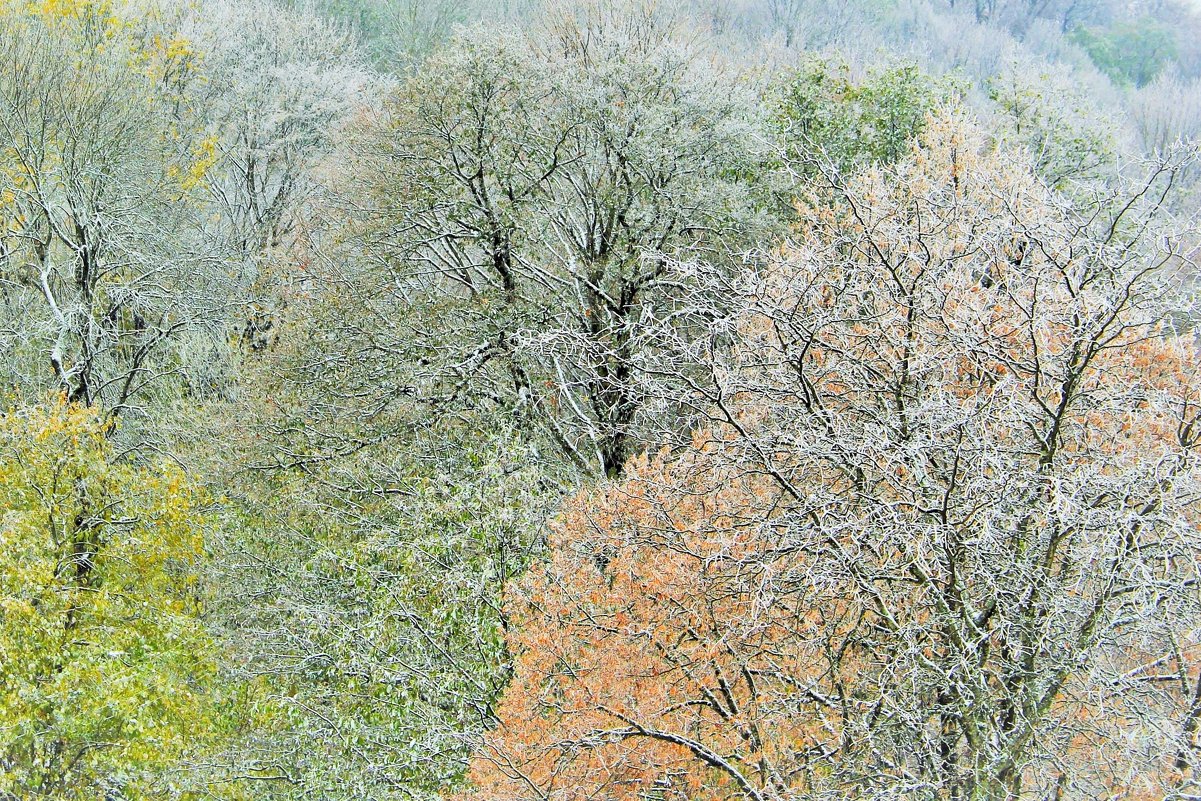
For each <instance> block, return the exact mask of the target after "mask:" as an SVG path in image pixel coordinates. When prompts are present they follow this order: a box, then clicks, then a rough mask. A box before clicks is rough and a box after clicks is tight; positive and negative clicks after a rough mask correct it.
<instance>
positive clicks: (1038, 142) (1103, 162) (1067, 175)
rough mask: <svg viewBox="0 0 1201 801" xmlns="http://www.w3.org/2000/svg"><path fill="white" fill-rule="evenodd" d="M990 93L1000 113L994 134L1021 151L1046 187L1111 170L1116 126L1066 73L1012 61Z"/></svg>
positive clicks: (1115, 145) (1091, 176)
mask: <svg viewBox="0 0 1201 801" xmlns="http://www.w3.org/2000/svg"><path fill="white" fill-rule="evenodd" d="M989 94H990V97H991V99H992V101H993V103H995V108H996V110H997V112H998V115H997V118H996V121H995V129H994V136H995V137H996V138H997V139H999V140H1004V141H1006V142H1008V143H1010V144H1015V145H1018V146H1020V147H1022V148H1025V149H1026V150H1027V151H1028V152H1029V153H1030V156H1031V161H1032V163H1033V165H1034V168H1035V170H1036V171H1037V172H1038V174H1039V175H1040V176H1041V177H1042V178H1043V180H1045V181H1046V182H1047V184H1048V185H1050V186H1052V187H1055V188H1057V189H1064V188H1066V186H1067V184H1068V183H1069V182H1071V181H1079V180H1087V179H1092V178H1097V177H1101V176H1102V175H1104V174H1105V173H1106V172H1107V171H1111V169H1112V168H1113V167H1114V165H1115V163H1116V156H1117V152H1118V141H1117V130H1116V127H1115V125H1114V123H1113V121H1112V120H1110V119H1107V118H1105V117H1104V116H1103V115H1102V114H1101V112H1100V111H1099V110H1098V109H1097V107H1096V105H1095V104H1094V103H1093V102H1092V101H1091V100H1090V98H1089V97H1087V96H1086V95H1084V94H1083V93H1081V92H1080V91H1079V90H1078V89H1077V87H1076V85H1075V84H1074V82H1073V81H1072V80H1071V76H1070V75H1065V74H1063V73H1057V72H1055V71H1053V70H1044V71H1033V70H1029V69H1023V68H1022V67H1020V66H1019V65H1017V64H1014V63H1011V64H1010V65H1008V67H1007V68H1006V70H1005V71H1004V73H1002V74H1001V75H999V76H998V77H997V78H995V79H994V80H993V81H992V82H991V85H990V86H989Z"/></svg>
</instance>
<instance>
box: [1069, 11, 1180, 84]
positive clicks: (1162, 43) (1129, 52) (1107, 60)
mask: <svg viewBox="0 0 1201 801" xmlns="http://www.w3.org/2000/svg"><path fill="white" fill-rule="evenodd" d="M1072 38H1073V39H1074V40H1075V41H1076V43H1077V44H1079V45H1080V46H1081V47H1083V48H1084V49H1085V51H1086V52H1087V53H1088V55H1089V57H1090V58H1091V59H1092V60H1093V63H1094V64H1096V65H1097V68H1098V69H1100V70H1101V71H1102V72H1104V73H1105V74H1106V75H1108V76H1109V77H1110V78H1111V79H1112V80H1114V81H1115V82H1116V83H1119V84H1123V85H1130V84H1133V85H1134V86H1146V85H1147V84H1149V83H1151V82H1152V81H1153V80H1155V78H1156V77H1157V76H1158V75H1159V74H1160V72H1162V71H1163V69H1164V67H1166V66H1167V65H1168V64H1170V63H1171V62H1172V61H1174V60H1175V59H1176V56H1177V44H1176V37H1175V35H1174V34H1173V32H1172V29H1171V28H1170V27H1169V26H1168V25H1166V24H1165V23H1163V22H1161V21H1159V20H1158V19H1156V18H1155V17H1151V16H1146V17H1140V18H1138V19H1134V20H1129V21H1123V22H1118V23H1116V24H1114V25H1112V26H1110V27H1108V28H1084V27H1081V28H1077V29H1076V30H1075V31H1074V32H1073V34H1072Z"/></svg>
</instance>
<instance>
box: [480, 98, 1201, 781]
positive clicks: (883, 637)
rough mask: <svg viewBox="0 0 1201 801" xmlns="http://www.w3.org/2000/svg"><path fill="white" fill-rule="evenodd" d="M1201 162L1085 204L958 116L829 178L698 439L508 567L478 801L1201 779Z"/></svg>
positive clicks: (594, 500) (760, 288)
mask: <svg viewBox="0 0 1201 801" xmlns="http://www.w3.org/2000/svg"><path fill="white" fill-rule="evenodd" d="M1182 163H1183V157H1181V158H1179V159H1176V160H1168V161H1163V162H1160V163H1157V164H1155V165H1152V168H1151V170H1150V173H1149V176H1148V177H1147V178H1146V180H1145V182H1143V183H1141V184H1139V185H1137V186H1134V187H1126V188H1125V189H1120V188H1111V189H1108V190H1105V191H1111V192H1113V193H1114V194H1113V196H1112V197H1111V198H1105V197H1098V198H1095V200H1096V201H1097V202H1095V203H1093V204H1091V205H1090V206H1089V208H1090V209H1092V211H1089V212H1087V213H1086V212H1082V211H1080V206H1077V205H1069V204H1068V203H1067V201H1064V200H1062V199H1061V198H1060V197H1059V196H1057V195H1056V194H1055V193H1054V192H1053V191H1051V190H1049V189H1047V188H1046V187H1045V186H1044V185H1043V184H1042V183H1041V182H1040V181H1039V180H1038V179H1037V178H1036V177H1035V176H1034V174H1033V172H1032V170H1031V169H1030V168H1029V166H1028V164H1027V163H1026V161H1025V159H1024V158H1023V155H1022V154H1021V153H997V152H990V151H989V150H988V149H987V148H986V147H985V145H984V143H983V137H982V136H981V135H980V134H979V132H978V131H977V130H976V129H975V128H974V127H973V126H972V125H971V123H970V122H969V121H967V120H965V119H964V118H963V115H962V114H961V113H958V112H955V111H949V112H946V113H944V114H943V115H941V116H940V117H938V118H936V119H932V120H931V121H930V124H929V125H928V126H927V130H926V133H925V134H924V135H923V137H922V139H921V140H920V141H919V142H917V143H915V145H914V147H913V150H912V152H911V154H910V156H909V157H908V158H907V159H905V160H903V161H901V162H900V163H898V164H897V165H895V166H893V167H888V168H871V169H868V170H866V171H863V172H861V173H859V174H857V175H856V176H854V177H853V178H851V179H849V180H842V179H841V178H839V176H837V175H833V174H832V175H830V176H829V178H830V181H829V187H828V188H827V190H826V191H825V192H823V193H822V194H821V195H820V196H815V197H814V198H810V199H808V200H806V201H805V202H804V203H801V204H800V208H801V210H802V212H803V213H802V215H801V217H802V220H803V222H802V223H801V225H800V226H799V227H798V230H797V231H796V236H795V238H794V239H793V241H791V242H789V243H788V244H786V245H785V246H784V247H782V248H781V249H780V252H779V254H778V255H777V257H776V258H774V259H773V260H772V263H771V264H770V265H768V266H767V267H766V268H764V269H762V270H759V271H757V272H755V273H753V274H749V275H747V276H746V277H745V281H744V283H743V284H742V285H741V286H740V291H741V292H742V296H743V301H744V302H743V304H742V308H743V311H742V313H741V315H740V316H739V317H738V319H737V321H736V323H735V324H734V325H733V327H732V328H733V330H735V331H736V332H737V333H736V336H735V337H734V339H735V340H736V341H735V344H734V345H733V346H732V347H731V348H728V349H727V350H726V351H724V352H721V353H715V354H713V355H711V357H710V359H709V363H710V366H711V369H712V372H713V378H714V381H713V384H712V385H713V386H715V387H716V388H717V389H716V390H714V391H712V392H709V393H708V394H707V395H706V396H705V397H704V398H703V403H704V404H705V405H706V406H707V408H709V409H710V410H711V413H712V420H711V421H710V424H709V425H708V426H706V427H705V429H704V433H698V434H697V435H696V436H695V437H694V440H693V443H692V447H691V448H689V449H685V450H684V451H683V452H681V453H676V454H674V455H663V456H660V457H658V458H655V459H645V458H644V459H643V460H641V461H639V462H637V463H636V464H635V465H633V469H632V470H630V471H629V473H628V477H627V478H626V480H625V481H624V482H623V483H620V484H617V485H610V486H608V487H605V488H602V489H599V490H594V491H592V492H588V493H585V494H583V495H581V496H580V497H578V498H577V499H576V500H575V501H574V502H573V503H572V504H571V505H570V506H569V507H568V508H567V509H566V511H565V512H564V513H563V515H562V517H561V519H560V521H559V523H558V525H557V528H556V529H555V532H554V536H553V538H552V542H551V555H550V559H549V561H548V563H547V564H545V565H543V566H541V567H538V568H536V569H535V570H534V571H532V572H531V573H530V574H529V575H528V576H527V577H526V578H525V579H524V580H523V581H521V582H520V583H518V584H517V585H516V586H514V587H513V588H512V589H511V592H510V597H509V601H508V614H509V621H510V624H511V634H510V636H509V646H510V648H511V649H512V653H513V654H514V678H513V682H512V684H511V686H510V687H509V689H508V691H507V693H506V695H505V697H504V698H503V700H502V703H501V704H500V706H499V708H498V713H497V714H498V720H499V723H498V725H497V727H496V728H495V729H494V730H493V732H492V733H491V734H490V735H489V736H488V737H487V738H486V740H485V742H484V743H483V744H482V745H481V747H480V749H479V750H478V752H477V755H476V757H475V760H474V762H473V765H472V769H471V773H470V779H471V781H472V783H473V794H472V797H474V798H483V799H497V800H499V799H516V798H535V799H544V800H545V801H566V800H567V799H583V798H615V799H634V798H657V799H673V798H677V799H717V798H751V799H756V801H768V800H769V799H784V798H797V797H802V796H803V797H805V798H831V799H833V798H838V799H844V798H849V797H853V798H898V797H906V798H909V797H920V798H945V799H964V800H965V801H966V800H967V799H1000V798H1035V797H1038V798H1048V797H1063V798H1070V797H1090V798H1091V797H1100V796H1104V797H1123V798H1138V797H1145V798H1151V797H1155V798H1163V797H1165V796H1167V795H1172V794H1185V795H1187V794H1189V793H1195V792H1196V790H1197V786H1198V785H1197V780H1196V778H1195V775H1194V771H1195V770H1196V766H1197V765H1198V763H1199V756H1201V755H1199V753H1198V750H1197V745H1198V744H1197V731H1198V723H1199V718H1201V684H1199V683H1198V670H1197V657H1198V656H1201V650H1199V648H1198V636H1197V632H1198V630H1199V624H1201V604H1199V603H1198V586H1199V585H1198V565H1199V558H1201V534H1199V532H1198V522H1199V521H1198V499H1199V498H1201V493H1199V491H1201V482H1199V481H1198V479H1199V478H1201V475H1199V472H1198V466H1197V446H1198V442H1199V441H1201V417H1199V415H1201V377H1199V376H1198V368H1197V359H1196V345H1195V340H1194V338H1193V335H1192V334H1191V333H1184V334H1181V333H1178V332H1181V331H1189V330H1190V328H1191V325H1190V317H1191V311H1189V310H1188V309H1189V306H1188V304H1187V302H1186V300H1185V299H1183V298H1182V295H1181V294H1180V290H1179V288H1180V287H1181V286H1182V285H1183V282H1182V278H1183V277H1184V276H1185V275H1186V274H1187V273H1186V271H1187V270H1188V269H1189V261H1188V258H1187V253H1186V251H1185V246H1184V245H1182V244H1181V243H1182V242H1187V241H1188V240H1187V239H1186V238H1184V237H1182V236H1180V235H1178V234H1176V233H1174V232H1173V230H1172V229H1171V228H1170V227H1169V226H1168V222H1169V221H1168V220H1166V219H1165V217H1164V212H1163V207H1162V202H1163V197H1164V190H1165V187H1168V186H1170V185H1171V182H1172V179H1173V177H1174V175H1175V172H1176V170H1178V169H1179V167H1180V165H1181V164H1182ZM1074 202H1076V203H1079V202H1080V201H1079V200H1076V201H1074ZM727 330H729V329H727ZM715 341H717V339H716V338H715Z"/></svg>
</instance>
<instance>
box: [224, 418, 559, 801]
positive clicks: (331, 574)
mask: <svg viewBox="0 0 1201 801" xmlns="http://www.w3.org/2000/svg"><path fill="white" fill-rule="evenodd" d="M492 428H493V426H492V425H488V423H487V421H479V426H478V427H471V426H461V425H454V426H450V425H447V426H439V427H437V428H436V429H435V430H431V431H429V432H428V434H427V436H425V437H423V438H421V439H420V440H415V441H411V442H409V443H408V444H403V445H402V444H398V443H395V442H393V443H391V444H390V445H389V446H388V447H386V448H373V449H368V450H366V451H363V452H360V453H359V454H357V455H356V456H355V458H353V459H344V460H339V461H338V462H336V463H331V464H327V465H324V466H323V467H321V468H314V467H308V468H306V469H305V470H304V471H299V470H296V471H287V472H273V473H271V474H269V475H267V476H264V479H263V480H262V481H261V483H260V482H258V481H256V482H253V483H252V485H250V486H247V487H246V489H245V492H246V494H245V496H244V497H243V499H242V501H243V503H242V504H241V505H240V506H239V507H238V509H237V510H236V511H235V513H234V515H233V516H232V517H231V518H230V519H229V520H228V521H227V528H228V529H229V531H228V536H229V546H228V549H226V551H225V553H224V558H223V560H222V561H223V563H224V564H225V568H224V569H222V570H221V571H220V575H219V576H218V578H217V581H218V582H219V584H220V586H221V587H224V589H225V590H226V592H225V593H223V597H224V599H225V601H224V603H223V604H222V606H221V607H220V608H217V609H216V610H215V614H216V615H217V616H218V617H219V618H221V619H222V620H223V621H224V625H225V626H226V627H227V628H228V629H229V630H230V636H231V638H232V640H233V643H234V647H235V649H236V652H237V653H238V654H239V657H238V662H239V663H240V664H241V665H242V666H243V670H244V671H245V674H246V675H247V676H258V677H264V678H265V680H266V685H267V686H269V687H270V688H271V695H272V697H271V698H270V699H267V700H268V702H269V703H270V704H271V705H274V706H275V707H278V708H282V709H284V710H285V712H286V716H287V719H286V720H285V719H284V718H283V717H280V716H275V717H271V716H267V717H266V718H264V722H265V725H264V726H262V727H261V728H260V731H259V733H258V734H259V736H258V737H257V738H254V739H251V740H248V741H247V742H246V744H245V746H244V750H245V752H246V754H247V756H248V759H247V760H246V761H247V763H248V764H249V765H250V768H249V769H250V770H251V771H252V773H253V775H256V776H258V777H259V778H266V777H269V776H272V775H275V776H279V777H286V780H281V781H261V782H259V785H258V786H257V789H258V792H259V793H260V794H269V795H270V796H271V797H280V798H311V797H320V798H325V799H331V800H332V799H358V798H363V797H371V798H380V799H383V798H412V797H422V798H432V797H435V796H436V794H437V793H438V792H439V791H440V790H442V789H445V788H446V787H449V786H452V785H453V784H454V783H455V782H456V781H457V780H458V778H459V776H460V775H461V773H462V771H463V768H464V766H465V764H466V760H467V756H468V754H469V752H470V748H471V746H472V744H473V742H474V738H475V737H476V736H477V735H478V734H479V733H481V732H482V731H483V730H484V729H486V728H488V727H489V726H490V725H492V724H493V723H494V718H493V712H492V705H493V702H494V700H495V699H496V698H497V697H498V696H499V693H500V690H501V689H502V688H503V686H504V684H505V683H506V681H507V678H508V674H509V669H510V668H509V666H508V655H507V654H506V652H505V648H504V642H503V630H504V620H503V618H502V616H501V611H500V602H501V594H502V590H503V587H504V585H505V584H506V583H507V582H508V581H509V579H511V578H513V577H514V576H517V575H520V574H521V573H522V572H524V570H525V568H526V567H527V565H528V564H529V562H530V561H531V559H532V557H533V554H535V553H536V552H538V551H539V550H540V548H541V532H540V528H539V525H538V524H539V521H541V520H542V519H544V518H545V517H547V516H549V514H550V513H551V510H552V509H553V507H554V506H555V505H556V503H557V501H558V499H559V498H560V497H561V496H562V493H563V490H562V489H561V488H560V483H559V481H558V480H557V479H556V478H555V476H553V475H552V474H550V473H548V472H547V471H546V470H545V468H543V467H542V466H540V465H539V464H538V461H537V458H536V455H535V454H534V453H532V452H531V450H530V449H529V448H527V447H525V446H522V445H520V444H519V442H518V440H517V439H516V438H514V437H513V436H512V435H508V434H502V433H489V432H488V429H492ZM246 597H251V598H255V599H256V601H255V603H254V604H252V605H247V604H245V603H244V600H243V599H244V598H246Z"/></svg>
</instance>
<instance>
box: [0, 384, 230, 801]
mask: <svg viewBox="0 0 1201 801" xmlns="http://www.w3.org/2000/svg"><path fill="white" fill-rule="evenodd" d="M108 434H109V431H108V430H107V424H106V423H104V422H103V421H102V419H101V417H100V416H99V415H98V414H97V413H95V412H94V411H92V410H88V409H83V408H78V407H73V406H69V405H67V404H65V403H64V402H62V401H56V402H53V403H50V404H46V405H41V406H35V407H23V408H12V409H9V410H8V411H7V412H6V413H4V414H3V416H0V509H3V516H2V517H0V665H2V666H3V670H0V721H3V725H0V796H4V797H15V798H27V797H39V798H43V797H49V798H61V799H74V798H97V797H100V796H101V795H103V792H102V789H101V788H103V787H110V788H111V787H114V786H118V787H120V788H121V791H122V797H125V798H130V799H136V798H148V797H154V793H153V792H152V791H151V788H150V782H149V776H150V775H151V773H152V772H153V771H155V770H157V769H160V768H162V767H164V766H166V765H168V764H170V763H171V762H172V760H174V759H176V758H178V757H179V756H180V755H181V754H182V753H184V751H185V750H186V749H190V748H193V747H195V746H196V745H197V744H201V743H204V742H205V741H206V740H207V739H209V738H210V737H211V736H212V734H213V726H214V722H213V717H212V714H213V713H212V709H211V705H212V702H211V699H210V698H209V697H207V696H206V690H205V689H204V688H205V686H206V685H210V684H211V681H212V672H213V667H212V662H211V656H212V646H211V644H210V642H209V640H208V638H207V637H206V636H205V633H204V631H203V629H202V627H201V624H200V622H199V618H198V613H199V609H198V601H197V597H196V596H197V590H196V586H195V578H194V566H195V563H196V560H197V559H198V558H199V557H200V555H201V553H202V547H203V542H202V535H201V518H200V515H199V512H198V504H199V503H200V501H201V497H200V494H199V493H198V491H197V490H196V489H195V488H194V487H192V486H191V484H190V483H189V481H188V480H187V478H186V477H185V476H184V475H183V473H182V472H181V471H180V470H179V469H178V468H176V467H173V466H166V465H163V466H154V467H147V466H135V465H133V464H130V463H128V462H126V461H124V460H121V459H118V458H117V457H116V455H115V453H114V451H113V448H112V446H111V445H110V443H109V439H108Z"/></svg>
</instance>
